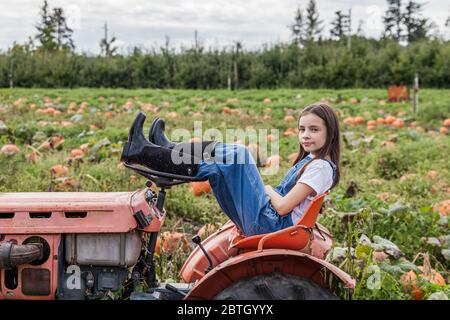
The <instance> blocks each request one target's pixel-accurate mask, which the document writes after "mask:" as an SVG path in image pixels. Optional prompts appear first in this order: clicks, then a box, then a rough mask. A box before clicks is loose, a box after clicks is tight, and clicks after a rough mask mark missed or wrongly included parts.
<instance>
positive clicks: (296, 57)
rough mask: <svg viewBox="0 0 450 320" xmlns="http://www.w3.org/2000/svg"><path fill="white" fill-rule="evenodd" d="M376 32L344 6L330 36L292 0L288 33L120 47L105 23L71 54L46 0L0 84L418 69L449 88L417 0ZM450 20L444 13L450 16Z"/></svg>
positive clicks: (396, 73) (294, 83)
mask: <svg viewBox="0 0 450 320" xmlns="http://www.w3.org/2000/svg"><path fill="white" fill-rule="evenodd" d="M387 2H388V9H387V10H386V12H385V15H384V16H383V24H384V32H383V35H382V37H381V38H380V39H371V38H367V37H366V36H364V34H363V33H362V32H361V30H358V31H357V32H356V33H355V32H352V30H351V11H350V10H349V11H348V12H345V11H343V10H337V11H336V12H335V18H334V20H333V21H332V23H331V28H330V30H328V31H329V37H326V36H324V33H326V32H325V30H324V27H323V21H322V20H321V19H320V17H319V13H318V9H317V5H316V2H315V1H314V0H309V2H308V5H307V7H306V10H305V11H304V10H302V8H301V7H298V8H297V10H296V11H295V14H294V22H293V23H292V24H291V25H289V26H288V27H289V29H290V30H291V32H292V41H290V42H286V43H283V42H279V43H272V44H264V45H262V46H261V48H259V49H256V50H247V49H245V47H244V44H243V43H242V42H239V41H236V42H235V43H234V45H233V46H232V47H231V46H230V47H223V48H214V47H208V48H207V47H205V46H203V45H202V44H201V43H200V42H199V41H197V34H196V37H195V38H196V41H195V42H194V44H193V45H192V46H190V47H181V48H179V49H178V50H176V49H175V48H174V47H173V46H172V45H171V44H170V39H169V38H168V37H166V42H165V44H164V45H162V46H160V47H153V48H150V49H144V48H139V47H134V48H133V49H132V50H131V52H129V53H128V54H118V53H117V46H115V44H114V43H115V41H116V38H115V37H112V38H109V35H108V27H107V24H106V23H105V26H104V30H105V32H104V37H103V38H102V39H101V40H100V41H99V45H100V48H101V54H99V55H97V56H93V55H89V54H86V53H76V52H75V44H74V42H73V40H72V34H73V30H72V29H70V28H69V27H68V25H67V22H66V17H65V14H64V11H63V9H62V8H53V10H51V9H50V8H49V6H48V2H47V1H46V0H45V1H44V3H43V5H42V7H41V13H40V22H39V23H38V24H37V25H36V35H35V36H34V37H33V38H29V40H28V42H26V43H24V44H17V43H15V44H14V45H13V46H12V47H11V48H9V49H8V50H7V51H6V52H2V53H0V87H14V86H19V87H50V88H52V87H68V88H73V87H123V88H189V89H213V88H230V89H246V88H279V87H302V88H322V87H327V88H349V87H385V86H387V85H389V84H393V83H397V84H399V83H404V84H410V83H411V82H412V79H413V77H414V74H415V73H416V72H417V73H419V76H420V82H421V85H422V86H425V87H438V88H445V87H449V84H450V59H449V57H450V44H449V41H448V40H447V41H445V40H443V39H439V38H436V37H431V36H430V32H431V31H432V30H433V28H435V26H434V24H433V23H432V21H431V20H429V19H428V18H426V17H423V15H422V13H421V12H422V10H423V4H420V3H417V2H415V1H408V2H407V3H402V1H401V0H387ZM448 21H449V20H448Z"/></svg>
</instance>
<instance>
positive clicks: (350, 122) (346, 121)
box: [344, 117, 355, 126]
mask: <svg viewBox="0 0 450 320" xmlns="http://www.w3.org/2000/svg"><path fill="white" fill-rule="evenodd" d="M344 124H346V125H350V126H352V125H354V124H355V118H353V117H347V118H345V119H344Z"/></svg>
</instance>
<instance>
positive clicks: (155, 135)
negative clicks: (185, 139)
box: [148, 118, 175, 149]
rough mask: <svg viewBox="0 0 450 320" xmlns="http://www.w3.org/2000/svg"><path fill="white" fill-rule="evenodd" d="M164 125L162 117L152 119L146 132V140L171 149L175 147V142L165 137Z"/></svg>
mask: <svg viewBox="0 0 450 320" xmlns="http://www.w3.org/2000/svg"><path fill="white" fill-rule="evenodd" d="M165 126H166V125H165V123H164V120H163V119H161V118H156V119H155V120H153V123H152V125H151V126H150V130H149V132H148V141H150V142H151V143H154V144H156V145H158V146H161V147H166V148H169V149H173V147H175V143H173V142H171V141H170V140H169V139H167V137H166V135H165V134H164V129H165Z"/></svg>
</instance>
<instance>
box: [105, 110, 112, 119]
mask: <svg viewBox="0 0 450 320" xmlns="http://www.w3.org/2000/svg"><path fill="white" fill-rule="evenodd" d="M112 117H113V113H112V112H111V111H107V112H105V119H111V118H112Z"/></svg>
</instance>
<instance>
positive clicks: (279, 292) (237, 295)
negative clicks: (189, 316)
mask: <svg viewBox="0 0 450 320" xmlns="http://www.w3.org/2000/svg"><path fill="white" fill-rule="evenodd" d="M214 299H215V300H338V299H339V298H338V297H337V296H336V295H334V294H333V293H332V292H330V291H328V290H326V289H324V288H322V287H321V286H319V285H318V284H316V283H315V282H313V281H312V280H310V279H307V278H301V277H298V276H293V275H290V274H281V273H279V272H276V273H271V274H263V275H259V276H255V277H250V278H245V279H242V280H239V281H237V282H235V283H233V284H232V285H231V286H229V287H228V288H226V289H225V290H223V291H222V292H221V293H219V294H218V295H217V296H215V297H214Z"/></svg>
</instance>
